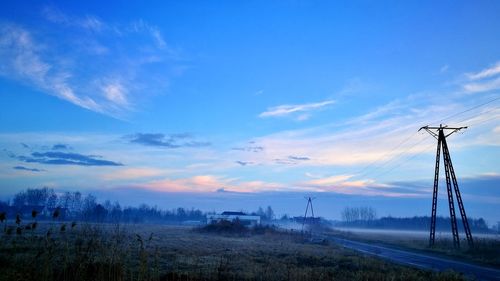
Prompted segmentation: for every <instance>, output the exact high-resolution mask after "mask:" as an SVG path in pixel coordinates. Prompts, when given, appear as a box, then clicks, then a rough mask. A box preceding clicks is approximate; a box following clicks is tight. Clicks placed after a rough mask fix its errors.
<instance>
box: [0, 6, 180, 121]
mask: <svg viewBox="0 0 500 281" xmlns="http://www.w3.org/2000/svg"><path fill="white" fill-rule="evenodd" d="M42 14H43V16H44V18H45V20H44V21H41V22H38V23H37V25H32V26H25V25H18V24H16V23H12V22H10V23H9V22H3V23H0V60H1V61H2V65H1V66H0V75H2V76H4V77H7V78H10V79H16V80H20V81H23V82H24V83H25V84H28V85H30V86H32V87H34V88H37V89H38V90H41V91H42V92H45V93H48V94H51V95H54V96H56V97H59V98H61V99H63V100H66V101H68V102H71V103H73V104H75V105H77V106H80V107H83V108H86V109H89V110H92V111H95V112H99V113H103V114H106V115H110V116H113V117H117V118H124V117H125V116H126V115H127V114H128V113H129V112H130V111H133V110H134V109H135V107H136V104H137V101H139V100H142V99H144V98H145V97H144V96H145V95H144V93H148V95H154V94H159V93H161V92H164V90H165V89H166V87H167V86H168V81H169V80H170V78H171V77H170V76H169V75H170V74H168V71H165V70H168V69H170V68H172V69H174V68H176V67H177V66H176V62H177V61H178V59H179V54H178V52H176V51H175V50H173V49H172V48H169V46H168V44H167V43H166V40H165V39H164V37H163V35H162V33H161V31H160V30H159V28H157V27H156V26H153V25H151V24H148V23H146V22H145V21H143V20H137V21H132V22H129V23H123V24H110V23H107V22H105V21H104V20H102V19H100V18H98V17H97V16H94V15H83V16H78V15H68V14H66V13H64V12H62V11H61V10H58V9H57V8H54V7H46V8H45V9H44V10H43V11H42ZM54 25H56V26H55V27H54ZM45 27H50V28H51V30H52V32H50V33H47V32H45V31H44V30H46V29H47V28H45ZM132 37H133V39H139V40H130V39H131V38H132ZM124 50H125V51H124ZM173 72H174V71H173Z"/></svg>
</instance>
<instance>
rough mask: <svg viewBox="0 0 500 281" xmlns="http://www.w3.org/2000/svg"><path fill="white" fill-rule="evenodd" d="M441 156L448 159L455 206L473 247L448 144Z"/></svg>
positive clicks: (445, 145) (445, 144) (468, 240)
mask: <svg viewBox="0 0 500 281" xmlns="http://www.w3.org/2000/svg"><path fill="white" fill-rule="evenodd" d="M443 152H444V154H443V156H446V157H447V158H448V166H449V170H450V174H451V179H452V181H453V188H454V190H455V196H456V197H457V204H458V208H459V210H460V215H461V216H462V223H463V226H464V231H465V236H466V237H467V242H468V243H469V246H471V247H472V246H474V240H473V239H472V233H471V231H470V227H469V220H468V219H467V214H466V213H465V207H464V203H463V201H462V195H460V190H459V188H458V182H457V177H456V176H455V171H454V169H453V164H452V162H451V156H450V152H449V150H448V144H447V143H446V141H444V142H443Z"/></svg>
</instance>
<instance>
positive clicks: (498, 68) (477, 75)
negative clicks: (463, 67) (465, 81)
mask: <svg viewBox="0 0 500 281" xmlns="http://www.w3.org/2000/svg"><path fill="white" fill-rule="evenodd" d="M498 74H500V62H497V63H496V64H495V65H493V66H491V67H489V68H486V69H483V70H481V71H479V72H472V73H466V74H465V75H466V76H467V78H469V79H470V80H479V79H484V78H489V77H491V76H495V75H498Z"/></svg>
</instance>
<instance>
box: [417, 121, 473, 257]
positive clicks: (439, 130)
mask: <svg viewBox="0 0 500 281" xmlns="http://www.w3.org/2000/svg"><path fill="white" fill-rule="evenodd" d="M422 129H424V130H426V131H427V132H428V133H429V134H430V135H431V136H433V137H434V138H435V139H437V141H438V145H437V152H436V167H435V169H434V190H433V193H432V214H431V231H430V236H429V246H433V245H434V241H435V238H436V210H437V195H438V183H439V161H440V154H441V148H442V149H443V161H444V170H445V175H446V190H447V192H448V204H449V209H450V220H451V232H452V234H453V246H454V247H455V248H459V247H460V239H459V237H458V228H457V218H456V216H455V204H454V202H453V190H452V189H451V184H452V183H453V189H454V191H455V196H456V198H457V203H458V208H459V210H460V215H461V216H462V223H463V225H464V230H465V236H466V237H467V242H468V243H469V246H471V247H472V246H473V243H474V242H473V240H472V234H471V232H470V227H469V221H468V220H467V215H466V214H465V208H464V204H463V201H462V196H461V195H460V190H459V189H458V182H457V177H456V176H455V171H454V170H453V165H452V163H451V157H450V151H449V150H448V144H447V143H446V138H447V137H448V136H450V135H451V134H453V133H455V132H458V131H460V130H463V129H467V127H458V128H450V127H448V126H443V125H442V124H441V125H439V127H429V126H425V127H422V128H420V129H419V131H420V130H422ZM445 131H446V134H445Z"/></svg>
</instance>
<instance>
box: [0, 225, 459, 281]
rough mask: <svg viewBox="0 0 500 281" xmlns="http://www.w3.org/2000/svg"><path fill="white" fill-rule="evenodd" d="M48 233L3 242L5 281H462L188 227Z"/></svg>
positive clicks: (276, 237) (347, 254)
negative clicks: (202, 231)
mask: <svg viewBox="0 0 500 281" xmlns="http://www.w3.org/2000/svg"><path fill="white" fill-rule="evenodd" d="M48 228H51V226H50V225H47V224H45V225H43V224H41V226H40V227H39V228H38V229H37V234H36V235H35V238H34V239H27V238H24V237H20V236H16V235H10V236H5V235H4V236H2V242H1V243H0V267H1V268H3V269H4V270H3V271H2V274H1V276H0V280H92V281H94V280H460V276H458V275H456V274H454V273H444V274H436V273H432V272H426V271H421V270H417V269H413V268H408V267H403V266H399V265H394V264H390V263H387V262H384V261H382V260H378V259H375V258H369V257H363V256H360V255H358V254H356V253H355V252H352V251H349V250H345V249H342V248H339V247H337V246H336V245H319V244H308V243H303V242H302V241H301V239H300V237H298V236H297V235H290V234H286V233H280V232H269V233H264V234H262V235H254V236H247V237H235V236H220V235H213V234H203V233H199V232H197V231H193V230H192V229H190V228H187V227H172V226H158V225H128V226H125V227H123V226H119V227H118V226H116V225H98V226H97V225H87V226H84V225H79V226H77V227H76V228H75V229H74V230H68V231H66V232H64V233H61V232H54V233H53V234H51V236H50V237H47V236H46V235H42V234H44V233H45V231H46V230H47V229H48ZM52 229H56V227H53V226H52ZM151 234H152V235H151Z"/></svg>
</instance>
